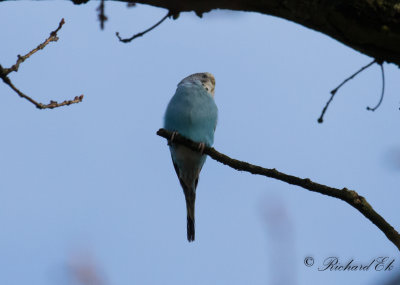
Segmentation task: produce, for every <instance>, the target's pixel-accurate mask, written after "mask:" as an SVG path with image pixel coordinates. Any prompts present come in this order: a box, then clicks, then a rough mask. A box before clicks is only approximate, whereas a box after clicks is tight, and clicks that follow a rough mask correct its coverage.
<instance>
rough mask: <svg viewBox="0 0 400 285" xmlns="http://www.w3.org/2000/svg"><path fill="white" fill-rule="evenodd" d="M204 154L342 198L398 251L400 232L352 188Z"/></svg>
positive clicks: (187, 142) (194, 145) (194, 146)
mask: <svg viewBox="0 0 400 285" xmlns="http://www.w3.org/2000/svg"><path fill="white" fill-rule="evenodd" d="M157 135H159V136H161V137H163V138H166V139H167V140H170V139H171V136H172V132H169V131H167V130H165V129H159V130H158V131H157ZM174 143H179V144H182V145H185V146H187V147H189V148H190V149H192V150H195V151H198V150H199V145H200V144H199V143H196V142H193V141H191V140H188V139H186V138H184V137H183V136H181V135H179V134H177V135H175V137H174ZM204 153H205V154H207V155H208V156H210V157H211V158H212V159H214V160H216V161H218V162H221V163H222V164H225V165H228V166H230V167H232V168H233V169H236V170H239V171H246V172H249V173H252V174H257V175H262V176H266V177H270V178H274V179H277V180H280V181H283V182H286V183H289V184H292V185H297V186H300V187H302V188H304V189H307V190H309V191H312V192H318V193H320V194H323V195H327V196H331V197H335V198H338V199H340V200H343V201H345V202H346V203H348V204H349V205H351V206H353V207H354V208H356V209H357V210H358V211H359V212H360V213H361V214H363V215H364V216H365V217H366V218H367V219H368V220H370V221H371V222H372V223H374V224H375V225H376V226H377V227H378V228H379V229H380V230H381V231H382V232H383V233H384V234H385V235H386V237H387V238H388V239H389V240H390V241H391V242H392V243H393V244H394V245H395V246H396V247H397V248H398V249H399V251H400V235H399V233H398V232H397V231H396V230H395V229H394V228H393V227H392V226H391V225H390V224H389V223H388V222H386V221H385V219H384V218H382V216H381V215H379V214H378V213H377V212H376V211H375V210H374V209H373V208H372V207H371V205H370V204H368V202H367V200H366V199H365V198H364V197H363V196H360V195H358V193H357V192H356V191H354V190H349V189H347V188H343V189H338V188H333V187H329V186H326V185H323V184H319V183H316V182H313V181H311V180H310V179H309V178H299V177H296V176H293V175H288V174H285V173H282V172H279V171H277V170H276V169H275V168H274V169H268V168H263V167H261V166H257V165H253V164H250V163H247V162H244V161H240V160H236V159H233V158H230V157H228V156H226V155H225V154H222V153H220V152H218V151H217V150H215V149H214V148H212V147H205V148H204Z"/></svg>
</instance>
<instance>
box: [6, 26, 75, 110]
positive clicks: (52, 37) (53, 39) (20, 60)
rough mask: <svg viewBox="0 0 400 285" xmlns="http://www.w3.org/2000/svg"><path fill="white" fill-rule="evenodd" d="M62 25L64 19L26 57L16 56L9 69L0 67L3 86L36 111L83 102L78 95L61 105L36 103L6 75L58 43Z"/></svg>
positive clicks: (56, 103) (51, 101) (53, 102)
mask: <svg viewBox="0 0 400 285" xmlns="http://www.w3.org/2000/svg"><path fill="white" fill-rule="evenodd" d="M64 23H65V21H64V19H61V21H60V23H59V24H58V27H57V29H55V30H54V31H52V32H51V33H50V36H49V37H48V38H47V39H46V40H45V41H44V42H43V43H41V44H40V45H38V46H37V47H36V48H34V49H33V50H31V51H30V52H28V53H27V54H26V55H23V56H21V55H18V59H17V62H16V63H15V64H14V65H13V66H11V67H10V68H3V67H2V66H1V65H0V78H1V79H2V80H3V82H4V83H5V84H7V85H8V86H10V88H11V89H12V90H14V91H15V92H16V93H17V94H18V95H19V96H20V97H21V98H24V99H26V100H28V101H29V102H31V103H32V104H34V105H35V106H36V108H38V109H53V108H57V107H61V106H66V105H71V104H75V103H79V102H82V100H83V95H80V96H75V98H74V99H73V100H65V101H63V102H61V103H58V102H57V101H53V100H50V103H49V104H43V103H40V102H37V101H36V100H34V99H32V98H31V97H29V96H28V95H26V94H24V93H23V92H21V91H20V90H19V89H18V88H17V87H16V86H15V85H14V84H13V83H12V82H11V80H10V78H9V77H8V74H10V73H11V72H13V71H14V72H17V71H18V69H19V66H20V64H21V63H23V62H24V61H25V60H26V59H28V58H29V57H30V56H31V55H33V54H34V53H36V52H37V51H39V50H41V49H44V48H45V47H46V46H47V45H48V44H49V43H50V42H56V41H58V37H57V32H58V31H59V30H60V29H61V28H62V26H63V25H64Z"/></svg>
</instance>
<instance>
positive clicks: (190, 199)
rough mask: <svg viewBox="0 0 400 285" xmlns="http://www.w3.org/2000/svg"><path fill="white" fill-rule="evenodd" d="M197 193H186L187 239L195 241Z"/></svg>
mask: <svg viewBox="0 0 400 285" xmlns="http://www.w3.org/2000/svg"><path fill="white" fill-rule="evenodd" d="M195 195H196V194H194V195H190V196H189V195H186V209H187V239H188V241H189V242H191V241H194V235H195V229H194V225H195V224H194V206H195V201H196V196H195Z"/></svg>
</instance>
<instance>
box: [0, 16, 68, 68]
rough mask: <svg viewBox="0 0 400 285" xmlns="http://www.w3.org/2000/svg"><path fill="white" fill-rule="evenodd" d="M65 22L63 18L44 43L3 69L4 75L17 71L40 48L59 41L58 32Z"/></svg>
mask: <svg viewBox="0 0 400 285" xmlns="http://www.w3.org/2000/svg"><path fill="white" fill-rule="evenodd" d="M64 23H65V21H64V18H62V19H61V21H60V23H59V24H58V28H57V29H55V30H54V31H52V32H51V33H50V36H49V37H48V38H47V39H46V40H45V41H44V42H43V43H41V44H40V45H38V46H37V47H36V48H34V49H33V50H31V51H30V52H28V53H27V54H26V55H23V56H21V55H18V59H17V62H16V63H15V64H14V65H13V66H11V67H10V68H4V69H3V72H2V75H3V76H7V75H8V74H9V73H10V72H12V71H15V72H17V71H18V68H19V65H20V64H21V63H23V62H24V61H25V60H26V59H27V58H29V57H30V56H31V55H32V54H34V53H35V52H37V51H39V50H41V49H44V47H45V46H47V45H48V44H49V43H50V42H56V41H58V37H57V33H58V31H59V30H60V29H61V28H62V26H63V25H64Z"/></svg>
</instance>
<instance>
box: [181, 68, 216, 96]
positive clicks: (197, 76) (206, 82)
mask: <svg viewBox="0 0 400 285" xmlns="http://www.w3.org/2000/svg"><path fill="white" fill-rule="evenodd" d="M195 81H198V82H200V84H201V85H203V88H204V89H205V90H206V91H207V92H208V93H210V94H211V96H212V97H214V91H215V78H214V76H213V75H212V74H211V73H208V72H202V73H194V74H192V75H189V76H188V77H185V78H184V79H182V81H181V82H179V84H178V85H180V84H182V83H186V82H195Z"/></svg>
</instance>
